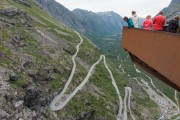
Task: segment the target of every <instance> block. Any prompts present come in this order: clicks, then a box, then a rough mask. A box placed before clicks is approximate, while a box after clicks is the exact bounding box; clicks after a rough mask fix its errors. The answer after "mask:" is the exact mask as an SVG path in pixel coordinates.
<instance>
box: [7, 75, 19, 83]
mask: <svg viewBox="0 0 180 120" xmlns="http://www.w3.org/2000/svg"><path fill="white" fill-rule="evenodd" d="M18 80H19V78H18V76H16V75H13V76H10V78H9V81H10V82H11V83H15V82H18Z"/></svg>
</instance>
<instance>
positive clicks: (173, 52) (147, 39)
mask: <svg viewBox="0 0 180 120" xmlns="http://www.w3.org/2000/svg"><path fill="white" fill-rule="evenodd" d="M122 47H123V48H124V49H126V50H127V51H128V52H129V54H130V56H131V59H132V61H133V62H134V63H136V64H138V65H139V66H141V67H142V68H143V69H145V70H146V71H148V72H150V73H151V74H153V75H154V76H156V77H158V78H159V79H161V80H162V81H164V82H165V83H167V84H168V85H170V86H172V87H173V88H175V89H176V90H178V91H180V34H177V33H168V32H159V31H150V30H143V29H136V28H127V27H124V28H123V36H122Z"/></svg>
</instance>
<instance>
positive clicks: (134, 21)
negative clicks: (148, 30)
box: [130, 11, 139, 28]
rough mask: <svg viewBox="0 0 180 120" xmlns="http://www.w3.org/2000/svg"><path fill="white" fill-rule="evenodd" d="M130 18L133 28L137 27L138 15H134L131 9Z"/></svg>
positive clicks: (134, 12)
mask: <svg viewBox="0 0 180 120" xmlns="http://www.w3.org/2000/svg"><path fill="white" fill-rule="evenodd" d="M130 18H131V19H132V21H133V23H134V26H135V28H138V22H139V17H138V16H137V15H136V11H132V16H131V17H130Z"/></svg>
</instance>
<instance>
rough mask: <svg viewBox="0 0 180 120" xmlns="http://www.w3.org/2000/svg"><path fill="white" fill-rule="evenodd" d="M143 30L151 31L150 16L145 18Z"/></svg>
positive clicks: (151, 22)
mask: <svg viewBox="0 0 180 120" xmlns="http://www.w3.org/2000/svg"><path fill="white" fill-rule="evenodd" d="M142 26H143V28H144V29H146V30H152V26H153V21H152V19H151V15H148V16H147V17H146V19H145V20H144V22H143V25H142Z"/></svg>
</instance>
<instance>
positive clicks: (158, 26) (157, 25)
mask: <svg viewBox="0 0 180 120" xmlns="http://www.w3.org/2000/svg"><path fill="white" fill-rule="evenodd" d="M165 22H166V18H165V16H164V15H163V11H160V12H159V15H157V16H156V17H155V18H154V21H153V24H154V30H157V31H162V30H163V26H164V24H165Z"/></svg>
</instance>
